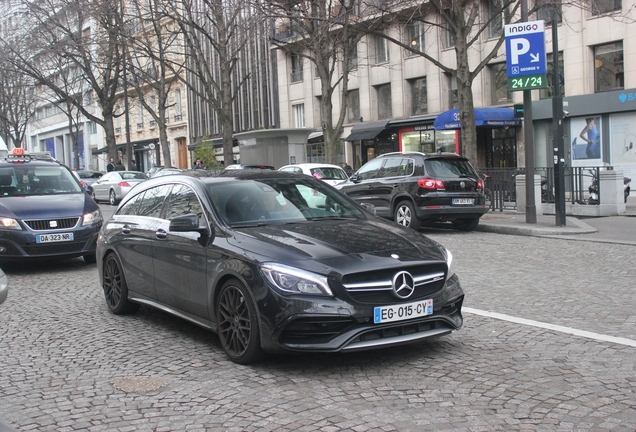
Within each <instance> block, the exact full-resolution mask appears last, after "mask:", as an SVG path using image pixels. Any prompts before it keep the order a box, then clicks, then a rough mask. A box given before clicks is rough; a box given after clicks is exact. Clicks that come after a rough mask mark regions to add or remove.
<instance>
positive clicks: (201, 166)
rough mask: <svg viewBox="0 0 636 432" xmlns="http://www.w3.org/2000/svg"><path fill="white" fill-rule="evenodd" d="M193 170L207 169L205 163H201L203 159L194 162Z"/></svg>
mask: <svg viewBox="0 0 636 432" xmlns="http://www.w3.org/2000/svg"><path fill="white" fill-rule="evenodd" d="M192 169H195V170H198V169H205V167H204V166H203V162H201V159H199V158H197V160H195V161H194V164H193V165H192Z"/></svg>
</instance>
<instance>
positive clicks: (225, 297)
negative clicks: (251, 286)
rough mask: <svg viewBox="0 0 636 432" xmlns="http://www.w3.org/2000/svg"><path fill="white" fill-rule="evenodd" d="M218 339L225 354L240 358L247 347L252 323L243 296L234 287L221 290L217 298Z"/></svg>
mask: <svg viewBox="0 0 636 432" xmlns="http://www.w3.org/2000/svg"><path fill="white" fill-rule="evenodd" d="M218 311H219V312H218V319H219V337H220V338H221V342H222V343H223V346H224V348H225V349H226V351H227V353H228V354H229V355H230V356H232V357H240V356H242V355H243V354H244V353H245V351H246V350H247V349H248V347H249V343H250V338H251V336H252V323H251V321H250V313H249V309H248V306H247V301H246V299H245V296H244V295H243V293H241V291H240V290H239V289H238V288H237V287H235V286H229V287H227V288H226V289H224V290H223V292H222V293H221V296H220V298H219V309H218Z"/></svg>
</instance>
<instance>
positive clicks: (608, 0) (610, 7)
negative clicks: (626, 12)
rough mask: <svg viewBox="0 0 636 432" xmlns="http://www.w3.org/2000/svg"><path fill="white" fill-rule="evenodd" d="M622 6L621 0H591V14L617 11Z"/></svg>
mask: <svg viewBox="0 0 636 432" xmlns="http://www.w3.org/2000/svg"><path fill="white" fill-rule="evenodd" d="M622 7H623V5H622V2H621V0H594V1H593V2H592V15H602V14H606V13H608V12H614V11H619V10H621V9H622Z"/></svg>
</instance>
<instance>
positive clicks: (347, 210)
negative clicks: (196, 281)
mask: <svg viewBox="0 0 636 432" xmlns="http://www.w3.org/2000/svg"><path fill="white" fill-rule="evenodd" d="M208 191H209V193H210V196H211V198H212V202H213V204H214V206H215V207H216V208H217V210H218V211H219V214H220V215H221V217H222V218H223V219H224V220H225V222H227V223H228V224H229V225H231V226H246V225H267V224H270V223H298V222H307V221H314V220H318V219H320V220H323V219H335V220H341V219H362V218H364V217H365V215H364V213H363V212H362V210H360V208H358V207H357V206H356V205H355V204H353V203H351V202H350V201H348V200H347V199H346V198H345V197H344V196H342V195H341V194H340V193H339V192H337V191H336V190H334V189H332V188H331V187H330V186H328V185H326V184H324V183H322V182H319V181H316V180H314V179H312V178H308V179H290V178H284V179H265V180H258V181H255V180H233V181H228V182H222V183H214V184H211V185H209V187H208Z"/></svg>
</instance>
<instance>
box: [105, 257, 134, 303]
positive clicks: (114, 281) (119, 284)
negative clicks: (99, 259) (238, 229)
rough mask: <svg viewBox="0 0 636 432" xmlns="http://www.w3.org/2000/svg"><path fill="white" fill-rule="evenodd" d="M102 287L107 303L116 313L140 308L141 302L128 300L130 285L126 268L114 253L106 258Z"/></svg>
mask: <svg viewBox="0 0 636 432" xmlns="http://www.w3.org/2000/svg"><path fill="white" fill-rule="evenodd" d="M102 287H103V288H104V297H105V298H106V305H108V309H110V311H111V312H112V313H114V314H115V315H125V314H129V313H134V312H137V311H138V310H139V304H137V303H133V302H131V301H130V300H128V285H127V284H126V279H125V278H124V270H123V267H122V265H121V262H119V259H118V258H117V256H116V255H115V254H113V253H111V254H109V255H108V256H107V257H106V259H104V268H103V271H102Z"/></svg>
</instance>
